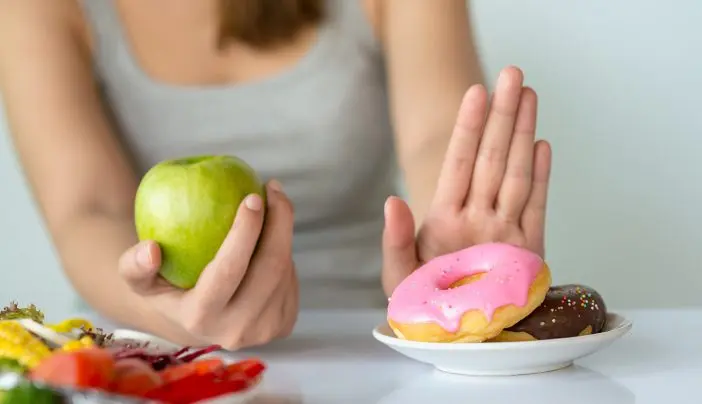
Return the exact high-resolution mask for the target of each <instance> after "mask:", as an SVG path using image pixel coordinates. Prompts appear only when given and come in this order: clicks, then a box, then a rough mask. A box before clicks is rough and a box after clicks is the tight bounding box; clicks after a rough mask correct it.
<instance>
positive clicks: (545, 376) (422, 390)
mask: <svg viewBox="0 0 702 404" xmlns="http://www.w3.org/2000/svg"><path fill="white" fill-rule="evenodd" d="M378 402H379V403H382V404H390V403H410V402H412V403H414V402H416V403H441V404H452V403H457V404H458V403H460V404H465V403H483V404H513V403H516V402H520V403H561V402H563V403H568V404H592V403H598V404H633V403H635V402H636V396H635V395H634V393H632V392H631V390H629V389H628V388H627V387H625V386H623V385H621V384H619V383H617V382H615V381H614V380H612V379H610V378H608V377H606V376H604V375H603V374H601V373H598V372H595V371H593V370H591V369H588V368H585V367H581V366H571V367H568V368H565V369H562V370H559V371H555V372H548V373H541V374H536V375H524V376H511V377H470V376H460V375H451V374H447V373H443V372H439V371H428V372H427V373H425V374H422V375H420V376H417V377H414V378H412V379H409V380H407V381H406V382H404V383H401V384H398V385H397V386H396V388H395V389H394V390H393V391H391V392H390V393H388V394H387V395H386V396H385V397H383V399H381V400H380V401H378Z"/></svg>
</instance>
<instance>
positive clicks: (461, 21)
mask: <svg viewBox="0 0 702 404" xmlns="http://www.w3.org/2000/svg"><path fill="white" fill-rule="evenodd" d="M379 25H380V31H381V32H380V36H381V41H382V43H383V47H384V50H385V55H386V60H387V69H388V77H389V86H390V88H389V91H390V103H391V113H392V119H393V124H394V127H395V133H396V145H397V152H398V159H399V164H400V167H401V168H402V170H403V174H404V178H405V183H406V185H407V190H408V192H409V200H410V207H411V208H412V213H413V215H414V217H415V222H416V223H417V228H419V226H420V224H421V222H422V219H423V218H424V215H425V213H426V211H427V210H428V208H429V203H430V201H431V198H432V197H433V196H434V191H435V188H436V182H437V179H438V177H439V171H440V169H441V164H442V162H443V159H444V153H445V152H446V148H447V146H448V141H449V138H450V136H451V132H452V129H453V126H454V123H455V122H456V115H457V113H458V108H459V106H460V104H461V99H462V98H463V95H464V94H465V92H466V90H467V89H468V88H469V87H470V86H471V85H473V84H476V83H481V82H482V73H481V68H480V64H479V62H478V58H477V55H476V52H475V48H474V45H473V39H472V33H471V29H470V24H469V17H468V9H467V5H466V1H465V0H432V1H426V0H386V1H384V2H381V12H380V24H379Z"/></svg>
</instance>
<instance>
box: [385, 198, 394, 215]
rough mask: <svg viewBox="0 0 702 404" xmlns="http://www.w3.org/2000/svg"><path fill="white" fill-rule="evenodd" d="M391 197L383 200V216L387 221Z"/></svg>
mask: <svg viewBox="0 0 702 404" xmlns="http://www.w3.org/2000/svg"><path fill="white" fill-rule="evenodd" d="M392 198H393V197H392V196H391V197H389V198H388V199H386V200H385V205H384V206H383V214H384V215H385V220H388V215H389V214H390V201H391V200H392Z"/></svg>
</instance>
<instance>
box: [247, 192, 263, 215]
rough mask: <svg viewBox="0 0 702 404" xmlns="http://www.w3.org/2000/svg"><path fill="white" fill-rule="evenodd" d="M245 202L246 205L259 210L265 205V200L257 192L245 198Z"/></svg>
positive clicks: (256, 210)
mask: <svg viewBox="0 0 702 404" xmlns="http://www.w3.org/2000/svg"><path fill="white" fill-rule="evenodd" d="M244 203H245V204H246V207H247V208H249V209H251V210H253V211H255V212H258V211H259V210H261V207H262V206H263V201H261V197H260V196H259V195H257V194H251V195H249V196H247V197H246V199H245V200H244Z"/></svg>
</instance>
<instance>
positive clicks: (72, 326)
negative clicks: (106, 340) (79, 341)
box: [45, 318, 93, 333]
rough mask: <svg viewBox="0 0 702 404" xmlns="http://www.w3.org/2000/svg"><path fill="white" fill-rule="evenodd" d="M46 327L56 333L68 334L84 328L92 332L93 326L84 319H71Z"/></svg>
mask: <svg viewBox="0 0 702 404" xmlns="http://www.w3.org/2000/svg"><path fill="white" fill-rule="evenodd" d="M45 327H47V328H50V329H52V330H54V331H56V332H60V333H67V332H71V331H73V330H79V329H81V328H84V329H86V330H92V329H93V324H92V323H91V322H90V321H88V320H85V319H82V318H69V319H68V320H64V321H61V322H60V323H58V324H51V325H46V326H45Z"/></svg>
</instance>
